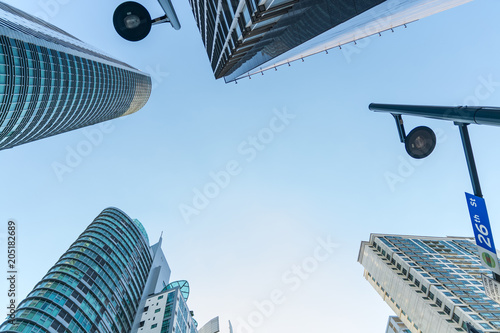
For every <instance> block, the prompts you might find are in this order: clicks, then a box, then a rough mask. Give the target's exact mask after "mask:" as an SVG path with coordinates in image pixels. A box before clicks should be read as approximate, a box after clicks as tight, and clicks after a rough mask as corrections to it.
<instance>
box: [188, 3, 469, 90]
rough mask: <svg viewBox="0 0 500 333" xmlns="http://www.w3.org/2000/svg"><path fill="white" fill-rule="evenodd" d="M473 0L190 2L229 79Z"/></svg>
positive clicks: (214, 60)
mask: <svg viewBox="0 0 500 333" xmlns="http://www.w3.org/2000/svg"><path fill="white" fill-rule="evenodd" d="M469 1H471V0H245V1H243V0H240V1H238V0H221V1H215V0H190V3H191V7H192V10H193V14H194V17H195V20H196V23H197V25H198V29H199V30H200V33H201V38H202V41H203V44H204V45H205V48H206V51H207V54H208V58H209V60H210V64H211V66H212V70H213V72H214V75H215V77H216V78H217V79H219V78H221V77H224V79H225V80H226V82H229V81H234V80H236V79H238V78H241V77H242V76H247V75H253V74H256V73H259V72H262V71H265V70H268V69H271V68H273V67H276V66H280V65H283V64H287V63H290V62H292V61H295V60H298V59H301V58H302V59H303V58H304V57H307V56H309V55H312V54H315V53H319V52H325V51H326V50H328V49H331V48H334V47H339V46H342V45H344V44H347V43H350V42H354V41H357V40H359V39H362V38H364V37H367V36H370V35H374V34H377V33H380V32H382V31H386V30H390V29H394V28H395V27H399V26H403V25H406V24H408V23H411V22H414V21H416V20H418V19H421V18H423V17H426V16H429V15H432V14H434V13H437V12H440V11H443V10H446V9H448V8H451V7H455V6H457V5H460V4H463V3H466V2H469Z"/></svg>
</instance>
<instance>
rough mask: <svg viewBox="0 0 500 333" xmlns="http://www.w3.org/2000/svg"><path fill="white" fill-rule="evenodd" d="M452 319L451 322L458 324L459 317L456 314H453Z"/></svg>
mask: <svg viewBox="0 0 500 333" xmlns="http://www.w3.org/2000/svg"><path fill="white" fill-rule="evenodd" d="M452 319H453V321H455V322H457V323H458V322H460V317H459V316H458V315H457V314H456V313H454V314H453V317H452Z"/></svg>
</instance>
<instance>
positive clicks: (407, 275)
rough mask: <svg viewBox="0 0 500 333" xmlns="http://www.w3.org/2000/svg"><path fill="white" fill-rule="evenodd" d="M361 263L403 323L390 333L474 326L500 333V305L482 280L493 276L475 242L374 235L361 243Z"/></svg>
mask: <svg viewBox="0 0 500 333" xmlns="http://www.w3.org/2000/svg"><path fill="white" fill-rule="evenodd" d="M358 262H359V263H361V264H362V265H363V267H364V269H365V270H364V277H365V279H366V280H367V281H368V282H369V283H370V284H371V285H372V287H373V288H374V289H375V290H376V291H377V293H378V294H379V295H380V296H381V297H382V299H383V300H384V301H385V302H386V303H387V304H388V305H389V307H390V308H391V309H392V310H393V311H394V312H395V313H396V315H397V316H398V317H399V319H400V321H398V324H397V325H394V324H395V323H396V321H394V320H393V321H392V323H393V325H392V327H388V332H412V333H434V332H439V333H455V332H467V331H468V329H467V325H468V324H470V325H472V327H474V328H475V329H477V330H479V331H480V332H484V333H493V332H499V331H500V304H498V303H497V302H495V301H494V300H492V299H491V298H489V297H488V296H487V295H486V293H485V290H484V287H483V283H482V275H486V276H490V277H491V275H492V274H491V271H489V270H488V269H485V268H484V267H483V265H482V264H481V261H480V258H479V256H478V253H477V247H476V244H475V241H474V238H465V237H423V236H403V235H383V234H372V235H371V236H370V241H368V242H362V243H361V248H360V251H359V257H358ZM390 324H391V321H389V326H390ZM402 324H404V325H402ZM401 326H402V327H401ZM404 326H406V327H404ZM390 329H391V330H390Z"/></svg>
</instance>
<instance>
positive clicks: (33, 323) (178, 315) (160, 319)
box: [0, 208, 198, 333]
mask: <svg viewBox="0 0 500 333" xmlns="http://www.w3.org/2000/svg"><path fill="white" fill-rule="evenodd" d="M161 242H162V239H161V237H160V240H159V241H158V242H157V243H156V244H154V245H152V246H149V238H148V235H147V233H146V231H145V229H144V227H143V226H142V224H141V223H140V222H139V221H138V220H132V219H131V218H130V217H128V216H127V215H126V214H125V213H124V212H122V211H121V210H119V209H117V208H107V209H104V210H103V211H102V212H101V213H100V214H99V215H98V216H97V217H96V218H95V219H94V221H93V222H92V223H91V224H90V225H89V227H88V228H87V229H86V230H85V231H84V232H83V233H82V234H81V235H80V236H79V237H78V239H77V240H76V241H75V242H74V243H73V244H72V245H71V246H70V248H69V249H68V250H67V251H66V252H65V253H64V254H63V255H62V256H61V258H60V259H59V260H58V261H57V263H56V264H55V265H54V266H53V267H52V268H51V269H50V270H49V272H48V273H47V274H46V275H45V276H44V277H43V279H42V280H41V281H40V282H39V283H38V284H37V285H36V286H35V288H34V289H33V290H32V291H31V292H30V293H29V294H28V296H27V297H26V298H25V299H24V300H23V301H22V302H21V303H20V304H19V305H18V307H17V310H16V312H15V314H14V318H13V319H12V318H8V320H7V321H6V322H4V323H3V324H2V325H1V326H0V332H48V333H55V332H58V333H84V332H85V333H96V332H99V333H117V332H123V333H129V332H132V333H150V332H152V333H156V332H157V333H171V332H185V333H197V332H198V331H197V329H196V326H197V324H196V322H195V321H194V319H193V318H192V313H191V312H190V311H189V309H188V307H187V305H186V300H187V297H188V295H189V285H188V283H187V282H186V281H176V282H172V283H169V279H170V268H169V266H168V263H167V261H166V259H165V256H164V255H163V251H162V250H161Z"/></svg>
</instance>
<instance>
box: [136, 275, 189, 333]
mask: <svg viewBox="0 0 500 333" xmlns="http://www.w3.org/2000/svg"><path fill="white" fill-rule="evenodd" d="M188 297H189V284H188V283H187V281H175V282H172V283H170V284H168V285H167V286H165V287H164V288H163V289H162V291H161V292H159V293H156V294H153V295H151V296H149V297H148V298H147V299H146V303H145V304H144V308H143V309H142V315H141V319H140V322H139V330H138V331H137V332H138V333H174V332H185V333H197V332H198V331H197V326H198V323H197V322H196V320H194V319H193V314H192V312H190V311H189V309H188V306H187V304H186V301H187V299H188ZM176 312H177V315H176Z"/></svg>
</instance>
